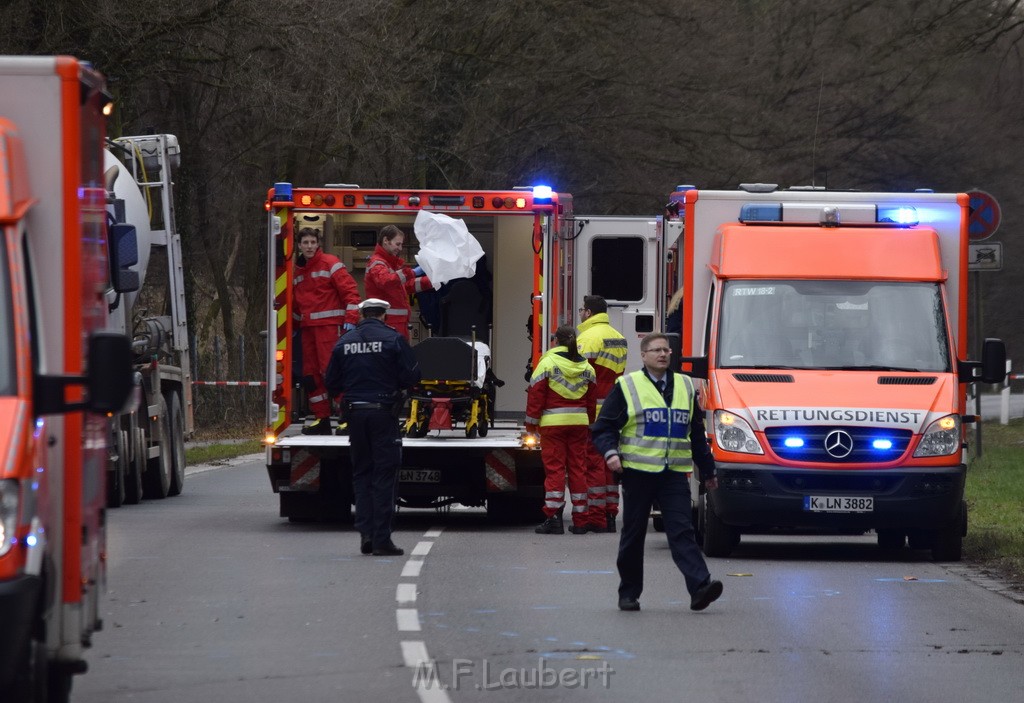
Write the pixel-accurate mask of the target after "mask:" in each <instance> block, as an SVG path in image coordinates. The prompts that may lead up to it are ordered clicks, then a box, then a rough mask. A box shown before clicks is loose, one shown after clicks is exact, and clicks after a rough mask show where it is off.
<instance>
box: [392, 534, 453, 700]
mask: <svg viewBox="0 0 1024 703" xmlns="http://www.w3.org/2000/svg"><path fill="white" fill-rule="evenodd" d="M443 529H444V528H437V527H435V528H431V529H429V530H427V531H426V532H425V533H424V534H423V536H424V537H427V538H437V537H440V536H441V531H442V530H443ZM433 546H434V543H433V542H429V541H422V542H418V543H417V544H416V546H415V547H414V548H413V550H412V553H411V554H410V557H419V558H418V559H414V558H410V559H409V560H407V561H406V562H405V565H404V566H403V567H402V578H403V579H414V578H417V577H418V576H419V575H420V571H421V570H422V569H423V557H425V556H426V555H427V554H429V553H430V548H431V547H433ZM417 595H418V594H417V591H416V584H415V583H400V584H398V587H397V588H396V589H395V601H397V603H398V605H399V606H408V605H409V604H412V603H415V602H416V597H417ZM395 623H396V625H397V627H398V631H399V632H419V631H420V630H421V626H420V614H419V610H417V609H416V608H408V607H397V608H395ZM401 645H402V660H403V661H404V662H405V665H406V666H407V667H409V668H410V669H413V670H414V675H413V679H412V685H413V689H414V690H415V691H416V695H417V696H419V699H420V702H421V703H451V699H450V698H449V697H448V694H447V693H446V692H445V688H444V687H443V686H439V685H437V683H439V682H436V681H435V682H434V683H433V684H430V682H427V681H424V679H423V677H422V676H421V675H420V674H422V671H423V667H425V666H427V667H435V669H434V671H435V672H436V665H435V664H434V662H433V660H432V659H431V658H430V655H429V654H428V653H427V645H426V644H425V643H424V642H423V641H422V640H403V641H402V643H401Z"/></svg>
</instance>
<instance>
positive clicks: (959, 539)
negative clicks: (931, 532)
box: [932, 501, 967, 561]
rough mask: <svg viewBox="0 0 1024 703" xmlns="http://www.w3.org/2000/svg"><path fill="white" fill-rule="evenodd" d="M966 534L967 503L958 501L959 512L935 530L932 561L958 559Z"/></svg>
mask: <svg viewBox="0 0 1024 703" xmlns="http://www.w3.org/2000/svg"><path fill="white" fill-rule="evenodd" d="M965 534H967V503H966V502H965V501H960V512H959V514H958V515H957V516H956V518H955V519H953V520H951V521H950V523H949V524H948V525H946V526H945V527H943V528H941V529H939V530H938V531H936V532H935V541H934V542H932V561H960V558H961V557H962V556H963V552H964V535H965Z"/></svg>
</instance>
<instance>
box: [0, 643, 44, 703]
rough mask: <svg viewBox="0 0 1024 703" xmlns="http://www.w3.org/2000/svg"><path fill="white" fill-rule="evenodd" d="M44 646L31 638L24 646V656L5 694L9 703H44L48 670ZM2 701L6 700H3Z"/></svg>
mask: <svg viewBox="0 0 1024 703" xmlns="http://www.w3.org/2000/svg"><path fill="white" fill-rule="evenodd" d="M48 667H49V663H48V661H47V653H46V645H45V644H43V643H42V642H40V641H39V640H37V639H36V638H34V637H33V638H31V639H30V640H29V641H28V642H27V643H26V644H25V646H24V656H23V658H22V662H21V664H19V665H18V670H17V671H16V672H15V678H14V680H13V681H11V685H10V687H9V689H7V693H8V695H9V696H10V698H9V700H10V702H11V703H46V701H47V700H48V699H49V696H48V688H47V683H48V671H47V669H48ZM4 700H8V699H7V698H5V699H4Z"/></svg>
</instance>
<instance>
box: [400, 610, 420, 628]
mask: <svg viewBox="0 0 1024 703" xmlns="http://www.w3.org/2000/svg"><path fill="white" fill-rule="evenodd" d="M395 620H397V621H398V631H399V632H419V631H420V614H419V611H417V610H416V608H399V609H398V610H396V611H395Z"/></svg>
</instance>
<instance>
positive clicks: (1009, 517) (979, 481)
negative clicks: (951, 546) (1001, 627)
mask: <svg viewBox="0 0 1024 703" xmlns="http://www.w3.org/2000/svg"><path fill="white" fill-rule="evenodd" d="M966 495H967V503H968V506H969V510H970V512H969V515H970V524H969V527H968V532H967V537H966V538H965V539H964V556H965V557H966V558H967V559H969V560H971V561H974V562H977V563H979V564H980V565H981V566H982V567H984V568H987V569H989V570H991V571H994V572H997V573H998V574H999V575H1000V576H1001V577H1003V578H1005V579H1006V580H1008V581H1011V582H1012V583H1014V584H1016V585H1018V586H1020V585H1024V420H1013V421H1011V422H1010V424H1009V425H1006V426H1003V425H1000V424H997V423H993V422H987V423H985V425H984V426H983V427H982V455H981V457H980V458H975V459H973V460H971V462H970V465H969V468H968V471H967V487H966Z"/></svg>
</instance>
